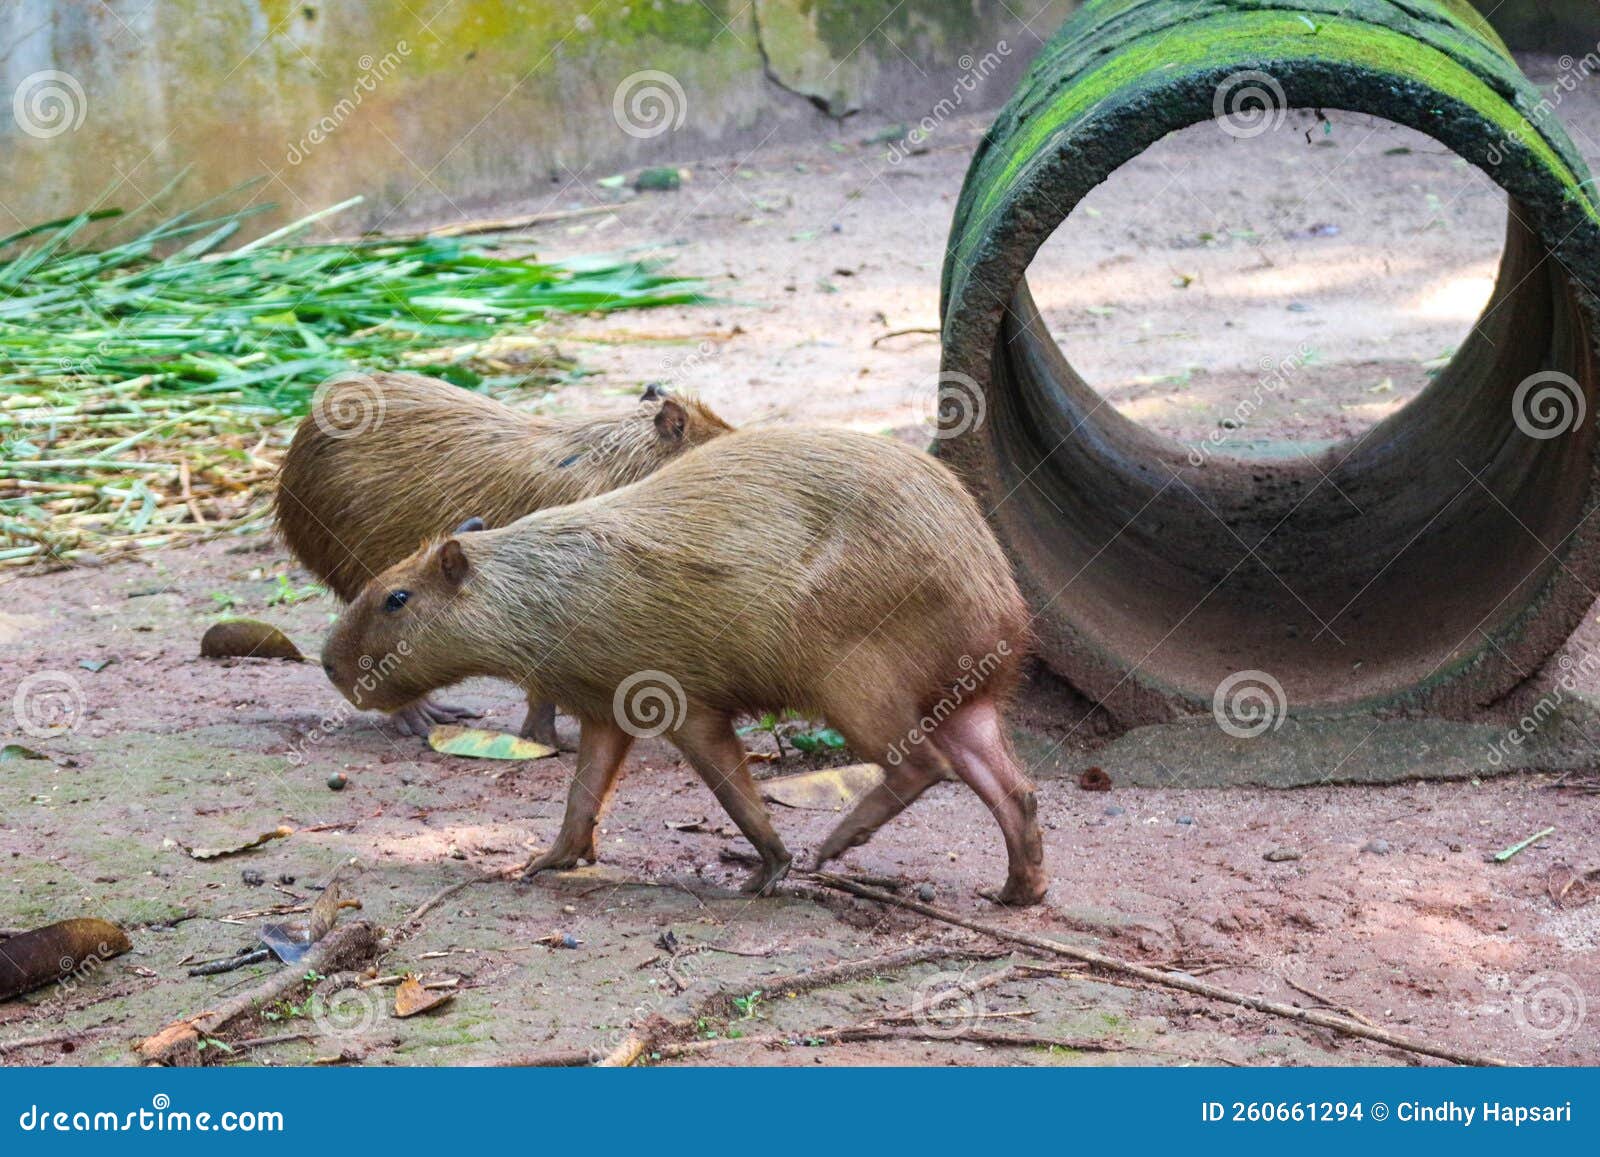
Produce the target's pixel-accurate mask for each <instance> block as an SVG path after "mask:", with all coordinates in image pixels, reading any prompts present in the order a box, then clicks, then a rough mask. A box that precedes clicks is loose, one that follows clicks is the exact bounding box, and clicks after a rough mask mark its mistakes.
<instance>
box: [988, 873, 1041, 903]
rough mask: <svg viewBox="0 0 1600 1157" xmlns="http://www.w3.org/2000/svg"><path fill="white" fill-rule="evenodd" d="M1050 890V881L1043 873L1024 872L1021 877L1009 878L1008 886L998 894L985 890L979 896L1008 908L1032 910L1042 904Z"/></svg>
mask: <svg viewBox="0 0 1600 1157" xmlns="http://www.w3.org/2000/svg"><path fill="white" fill-rule="evenodd" d="M1049 890H1050V881H1049V880H1047V879H1046V878H1045V875H1044V873H1043V872H1024V873H1023V874H1021V875H1019V876H1009V877H1007V878H1006V886H1005V887H1004V888H1001V889H1000V890H999V891H998V892H996V891H992V890H984V891H981V892H979V893H978V895H980V896H982V897H983V898H984V899H985V900H991V901H993V902H994V903H996V904H999V905H1001V906H1003V907H1006V908H1031V907H1032V906H1033V905H1035V904H1038V903H1041V902H1042V901H1043V900H1044V895H1045V893H1046V892H1048V891H1049Z"/></svg>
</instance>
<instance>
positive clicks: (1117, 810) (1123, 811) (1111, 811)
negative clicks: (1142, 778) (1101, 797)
mask: <svg viewBox="0 0 1600 1157" xmlns="http://www.w3.org/2000/svg"><path fill="white" fill-rule="evenodd" d="M1105 814H1106V815H1108V816H1125V815H1127V814H1128V809H1127V808H1125V807H1118V806H1117V805H1116V804H1112V805H1111V806H1110V807H1108V808H1106V812H1105Z"/></svg>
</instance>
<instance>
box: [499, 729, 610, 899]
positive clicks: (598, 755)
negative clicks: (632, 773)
mask: <svg viewBox="0 0 1600 1157" xmlns="http://www.w3.org/2000/svg"><path fill="white" fill-rule="evenodd" d="M632 746H633V736H631V735H629V734H628V733H627V732H626V731H624V730H622V728H620V727H618V726H617V725H616V724H615V723H613V722H611V721H610V720H607V721H605V722H603V723H592V722H590V721H589V720H587V719H586V720H584V721H583V730H582V731H581V732H580V733H579V735H578V771H577V774H576V775H574V776H573V778H572V787H571V788H570V789H569V790H568V792H567V811H566V814H565V815H564V816H563V817H562V819H561V832H560V834H559V835H557V836H556V842H555V843H554V844H553V845H551V847H550V850H549V851H547V852H545V853H544V854H543V855H542V856H533V857H531V858H530V859H529V860H528V862H527V864H525V865H524V866H523V869H522V874H523V875H524V876H531V875H533V874H534V873H535V872H542V871H544V870H545V869H547V868H575V867H577V866H578V861H579V860H588V861H589V862H590V863H591V864H592V863H594V862H595V861H596V859H598V857H597V855H596V854H595V846H594V830H595V828H596V827H597V826H599V823H600V812H601V811H602V810H603V809H604V808H605V806H606V801H608V800H609V799H610V798H611V793H612V791H613V790H614V789H615V788H616V786H617V773H618V772H619V771H620V770H621V769H622V761H623V759H624V758H625V757H626V756H627V754H628V749H629V748H630V747H632Z"/></svg>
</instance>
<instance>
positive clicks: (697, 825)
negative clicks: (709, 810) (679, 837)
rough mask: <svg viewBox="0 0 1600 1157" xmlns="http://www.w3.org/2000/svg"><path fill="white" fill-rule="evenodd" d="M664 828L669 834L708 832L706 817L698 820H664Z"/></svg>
mask: <svg viewBox="0 0 1600 1157" xmlns="http://www.w3.org/2000/svg"><path fill="white" fill-rule="evenodd" d="M661 823H662V826H663V827H665V828H666V829H667V831H669V832H703V831H705V830H706V817H705V816H701V817H700V818H699V819H697V820H662V821H661Z"/></svg>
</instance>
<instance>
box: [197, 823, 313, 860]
mask: <svg viewBox="0 0 1600 1157" xmlns="http://www.w3.org/2000/svg"><path fill="white" fill-rule="evenodd" d="M292 835H294V829H293V828H291V827H289V826H288V825H287V824H285V825H284V826H282V827H277V828H273V829H272V830H271V831H270V832H262V833H261V834H260V835H259V836H257V837H256V838H255V839H253V840H249V841H247V842H245V843H242V844H235V845H233V846H232V847H228V848H191V847H188V846H186V845H184V844H178V846H179V847H180V848H183V850H184V851H186V852H188V853H189V855H190V857H192V858H193V859H196V860H215V859H217V858H218V857H219V856H231V855H234V854H236V853H238V852H248V851H249V850H250V849H251V848H259V847H260V846H261V845H262V844H265V843H268V842H270V841H272V840H281V839H283V838H284V837H285V836H292ZM173 842H174V843H176V842H177V841H173Z"/></svg>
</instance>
